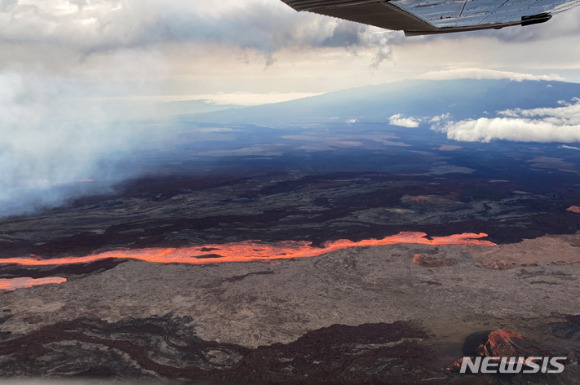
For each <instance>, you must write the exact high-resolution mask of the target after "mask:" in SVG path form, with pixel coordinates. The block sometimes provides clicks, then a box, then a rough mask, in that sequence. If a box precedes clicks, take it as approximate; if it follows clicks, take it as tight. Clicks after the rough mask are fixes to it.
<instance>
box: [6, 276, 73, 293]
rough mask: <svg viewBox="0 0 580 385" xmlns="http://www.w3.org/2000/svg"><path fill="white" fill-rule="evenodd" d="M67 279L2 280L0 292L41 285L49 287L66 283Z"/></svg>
mask: <svg viewBox="0 0 580 385" xmlns="http://www.w3.org/2000/svg"><path fill="white" fill-rule="evenodd" d="M64 282H66V278H62V277H47V278H38V279H34V278H29V277H23V278H11V279H0V290H16V289H21V288H23V287H32V286H39V285H48V284H51V283H64Z"/></svg>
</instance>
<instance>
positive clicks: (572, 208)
mask: <svg viewBox="0 0 580 385" xmlns="http://www.w3.org/2000/svg"><path fill="white" fill-rule="evenodd" d="M567 210H568V211H572V212H573V213H578V214H580V207H579V206H570V207H568V208H567Z"/></svg>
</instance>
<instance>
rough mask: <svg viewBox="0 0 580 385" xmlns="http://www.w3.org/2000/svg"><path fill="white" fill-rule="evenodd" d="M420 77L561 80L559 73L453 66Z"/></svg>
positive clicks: (519, 80) (440, 78) (439, 78)
mask: <svg viewBox="0 0 580 385" xmlns="http://www.w3.org/2000/svg"><path fill="white" fill-rule="evenodd" d="M420 78H421V79H429V80H446V79H509V80H514V81H518V82H521V81H523V80H547V81H563V80H564V79H563V78H562V77H561V76H559V75H533V74H526V73H519V72H509V71H497V70H492V69H485V68H453V69H447V70H441V71H431V72H427V73H426V74H423V75H421V76H420Z"/></svg>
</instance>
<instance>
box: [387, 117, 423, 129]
mask: <svg viewBox="0 0 580 385" xmlns="http://www.w3.org/2000/svg"><path fill="white" fill-rule="evenodd" d="M419 123H420V120H419V119H417V118H413V117H409V118H405V117H403V115H401V114H396V115H393V116H391V117H390V118H389V124H391V125H393V126H400V127H409V128H415V127H419Z"/></svg>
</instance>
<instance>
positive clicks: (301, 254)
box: [0, 232, 495, 266]
mask: <svg viewBox="0 0 580 385" xmlns="http://www.w3.org/2000/svg"><path fill="white" fill-rule="evenodd" d="M485 237H487V234H485V233H480V234H474V233H465V234H456V235H449V236H445V237H433V238H432V239H429V238H427V234H425V233H417V232H401V233H399V234H397V235H393V236H389V237H386V238H383V239H367V240H362V241H358V242H353V241H349V240H347V239H340V240H338V241H333V242H327V243H326V244H325V245H324V246H323V247H312V243H311V242H305V241H284V242H278V243H274V244H263V243H260V242H258V241H245V242H235V243H226V244H223V245H211V244H210V245H204V246H193V247H183V248H148V249H141V250H115V251H107V252H103V253H99V254H92V255H87V256H84V257H63V258H54V259H39V258H36V257H34V256H31V257H28V258H6V259H0V263H2V264H17V265H24V266H51V265H70V264H78V263H91V262H95V261H100V260H103V259H108V258H113V259H135V260H139V261H145V262H151V263H183V264H192V265H202V264H209V263H225V262H252V261H269V260H276V259H292V258H309V257H316V256H318V255H322V254H326V253H329V252H331V251H335V250H341V249H348V248H352V247H363V246H383V245H393V244H397V243H414V244H422V245H433V246H436V245H483V246H495V243H493V242H490V241H486V240H481V239H480V238H485Z"/></svg>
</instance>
